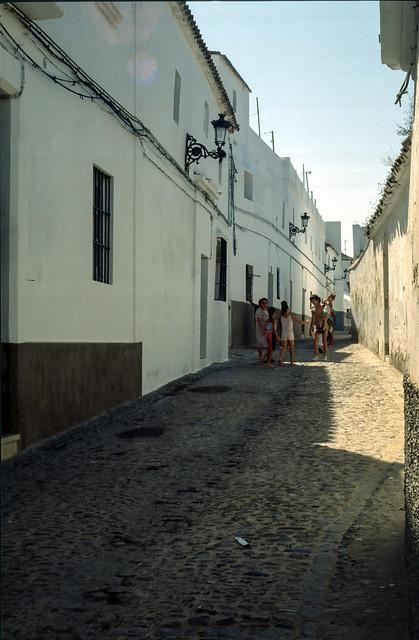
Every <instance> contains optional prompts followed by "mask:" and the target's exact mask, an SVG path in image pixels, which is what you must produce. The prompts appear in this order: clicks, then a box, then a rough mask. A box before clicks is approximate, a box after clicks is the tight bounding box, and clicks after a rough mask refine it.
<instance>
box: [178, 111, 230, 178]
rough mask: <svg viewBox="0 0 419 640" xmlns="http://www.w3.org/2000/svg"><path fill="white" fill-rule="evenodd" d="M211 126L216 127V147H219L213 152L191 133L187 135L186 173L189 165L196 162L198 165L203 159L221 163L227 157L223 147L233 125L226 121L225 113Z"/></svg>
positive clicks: (220, 114)
mask: <svg viewBox="0 0 419 640" xmlns="http://www.w3.org/2000/svg"><path fill="white" fill-rule="evenodd" d="M211 124H212V126H213V127H214V132H215V146H216V147H217V148H216V149H213V150H212V151H208V149H207V148H206V147H205V146H204V145H203V144H201V143H200V142H198V141H197V140H196V138H194V137H193V136H191V135H190V133H187V134H186V148H185V171H187V170H188V168H189V165H191V164H193V163H194V162H196V163H198V162H199V161H200V160H201V158H208V157H210V158H214V159H215V158H218V161H219V162H220V163H221V162H222V160H223V158H225V157H226V152H225V151H224V149H223V147H224V145H225V141H226V135H227V129H229V128H230V127H231V123H230V122H229V121H228V120H225V113H219V114H218V120H213V121H212V122H211Z"/></svg>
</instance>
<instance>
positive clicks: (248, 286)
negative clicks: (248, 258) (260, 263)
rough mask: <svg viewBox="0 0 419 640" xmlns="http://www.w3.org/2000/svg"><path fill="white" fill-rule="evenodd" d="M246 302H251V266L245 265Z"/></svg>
mask: <svg viewBox="0 0 419 640" xmlns="http://www.w3.org/2000/svg"><path fill="white" fill-rule="evenodd" d="M246 300H247V301H248V302H252V300H253V265H252V264H247V265H246Z"/></svg>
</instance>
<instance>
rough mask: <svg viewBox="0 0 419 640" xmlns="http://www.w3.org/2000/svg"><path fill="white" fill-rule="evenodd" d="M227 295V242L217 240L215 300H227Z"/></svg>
mask: <svg viewBox="0 0 419 640" xmlns="http://www.w3.org/2000/svg"><path fill="white" fill-rule="evenodd" d="M226 294H227V241H226V240H224V238H217V254H216V259H215V299H216V300H226V297H227V296H226Z"/></svg>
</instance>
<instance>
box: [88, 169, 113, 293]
mask: <svg viewBox="0 0 419 640" xmlns="http://www.w3.org/2000/svg"><path fill="white" fill-rule="evenodd" d="M93 280H96V281H97V282H104V283H106V284H112V178H111V176H108V175H107V174H106V173H103V171H100V169H97V168H96V167H93Z"/></svg>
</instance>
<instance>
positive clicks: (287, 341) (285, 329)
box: [279, 300, 310, 367]
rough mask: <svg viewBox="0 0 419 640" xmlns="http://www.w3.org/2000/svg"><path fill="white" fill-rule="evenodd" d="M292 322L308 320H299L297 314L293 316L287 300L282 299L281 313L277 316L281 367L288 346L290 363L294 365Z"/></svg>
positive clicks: (301, 322)
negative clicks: (279, 333)
mask: <svg viewBox="0 0 419 640" xmlns="http://www.w3.org/2000/svg"><path fill="white" fill-rule="evenodd" d="M294 322H298V324H309V323H310V320H299V319H298V318H297V316H295V315H294V314H293V313H292V312H291V310H290V308H289V306H288V302H286V301H285V300H283V301H282V302H281V315H280V316H279V324H280V326H279V329H280V332H281V352H280V354H279V366H280V367H282V366H283V364H284V354H285V350H286V348H287V347H288V348H289V350H290V364H291V365H294V364H295V362H294V354H295V349H294Z"/></svg>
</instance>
